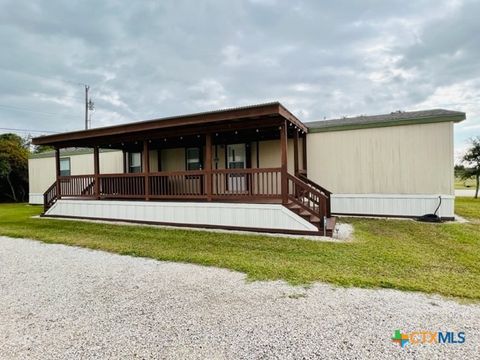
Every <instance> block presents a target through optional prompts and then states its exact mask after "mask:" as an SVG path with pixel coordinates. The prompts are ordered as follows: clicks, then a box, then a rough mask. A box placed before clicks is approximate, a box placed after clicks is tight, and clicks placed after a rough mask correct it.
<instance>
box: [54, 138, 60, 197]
mask: <svg viewBox="0 0 480 360" xmlns="http://www.w3.org/2000/svg"><path fill="white" fill-rule="evenodd" d="M55 174H56V179H57V185H56V187H57V199H60V198H61V197H62V194H60V190H61V186H60V149H59V148H55Z"/></svg>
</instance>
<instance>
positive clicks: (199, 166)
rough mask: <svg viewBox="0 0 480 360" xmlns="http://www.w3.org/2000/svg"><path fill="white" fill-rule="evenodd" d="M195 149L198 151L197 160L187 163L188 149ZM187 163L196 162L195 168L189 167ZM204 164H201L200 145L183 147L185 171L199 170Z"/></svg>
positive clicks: (201, 149)
mask: <svg viewBox="0 0 480 360" xmlns="http://www.w3.org/2000/svg"><path fill="white" fill-rule="evenodd" d="M192 149H196V150H197V151H198V161H197V162H195V163H189V161H188V160H189V157H188V155H189V150H192ZM189 164H198V168H197V169H190V168H189ZM203 168H204V164H203V147H201V146H189V147H186V148H185V170H186V171H199V170H203Z"/></svg>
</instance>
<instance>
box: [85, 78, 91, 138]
mask: <svg viewBox="0 0 480 360" xmlns="http://www.w3.org/2000/svg"><path fill="white" fill-rule="evenodd" d="M88 90H90V86H88V85H85V130H88Z"/></svg>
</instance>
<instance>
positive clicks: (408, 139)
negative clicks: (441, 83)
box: [307, 122, 454, 195]
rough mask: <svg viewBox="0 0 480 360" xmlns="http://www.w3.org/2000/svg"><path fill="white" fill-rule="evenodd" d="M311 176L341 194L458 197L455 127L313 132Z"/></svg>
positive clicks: (309, 155) (309, 141) (309, 142)
mask: <svg viewBox="0 0 480 360" xmlns="http://www.w3.org/2000/svg"><path fill="white" fill-rule="evenodd" d="M307 145H308V148H307V161H308V176H309V178H311V179H312V180H313V181H315V182H317V183H319V184H321V185H322V186H324V187H325V188H327V189H328V190H330V191H332V192H334V193H336V194H444V195H453V194H454V192H453V123H451V122H446V123H434V124H422V125H405V126H391V127H383V128H372V129H358V130H348V131H332V132H323V133H311V134H308V136H307Z"/></svg>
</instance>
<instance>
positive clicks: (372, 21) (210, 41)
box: [0, 0, 480, 148]
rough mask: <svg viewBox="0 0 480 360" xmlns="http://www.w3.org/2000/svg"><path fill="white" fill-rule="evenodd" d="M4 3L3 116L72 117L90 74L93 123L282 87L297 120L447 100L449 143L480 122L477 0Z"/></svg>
mask: <svg viewBox="0 0 480 360" xmlns="http://www.w3.org/2000/svg"><path fill="white" fill-rule="evenodd" d="M0 9H1V11H0V46H1V48H2V56H1V57H0V79H1V80H2V81H1V82H0V127H16V128H26V129H37V130H57V131H66V130H74V129H79V128H81V127H82V124H83V122H82V121H83V120H82V119H83V104H82V101H83V94H82V86H81V85H80V84H79V83H88V84H90V85H91V94H92V97H93V99H94V101H95V103H96V111H95V113H94V115H93V125H94V126H103V125H109V124H115V123H121V122H128V121H136V120H141V119H147V118H152V117H160V116H168V115H175V114H181V113H188V112H194V111H203V110H209V109H216V108H222V107H229V106H238V105H246V104H250V103H258V102H263V101H272V100H280V101H281V102H283V103H284V104H285V105H286V106H287V107H289V108H290V109H291V110H292V111H293V112H295V113H296V114H298V115H299V116H300V117H301V118H302V119H303V120H304V121H310V120H318V119H322V118H323V117H331V116H343V115H357V114H374V113H381V112H390V111H393V110H397V109H404V110H409V109H418V108H431V107H444V108H451V109H457V110H463V111H467V112H468V116H469V119H468V120H467V121H466V122H464V123H463V124H461V125H459V126H457V135H456V143H457V147H459V148H460V147H461V146H463V144H464V141H465V139H466V138H467V137H468V136H472V135H474V134H475V133H480V121H479V117H480V105H479V104H480V68H479V67H478V65H477V63H478V59H479V56H480V42H479V41H478V39H477V38H478V36H477V35H478V33H479V30H480V24H479V23H478V21H477V19H476V16H477V14H478V13H480V4H479V3H478V2H476V1H468V0H464V1H460V0H458V1H414V2H413V1H411V2H410V1H407V2H405V1H388V2H384V1H380V2H379V1H373V0H372V1H336V2H319V1H313V0H312V1H300V0H295V1H288V2H287V1H275V0H250V1H244V0H236V1H228V2H227V1H213V0H210V1H208V0H207V1H201V2H200V1H199V2H191V1H178V0H177V1H162V2H158V1H142V2H130V3H126V2H123V1H114V0H107V1H101V2H98V1H83V2H81V3H77V2H59V1H49V2H36V1H18V0H17V1H8V0H0ZM20 109H21V110H20ZM27 110H29V111H27ZM0 131H1V130H0Z"/></svg>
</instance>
